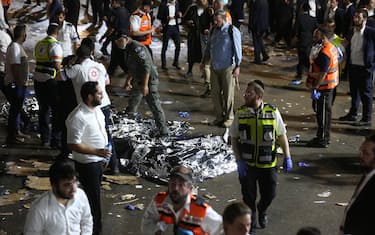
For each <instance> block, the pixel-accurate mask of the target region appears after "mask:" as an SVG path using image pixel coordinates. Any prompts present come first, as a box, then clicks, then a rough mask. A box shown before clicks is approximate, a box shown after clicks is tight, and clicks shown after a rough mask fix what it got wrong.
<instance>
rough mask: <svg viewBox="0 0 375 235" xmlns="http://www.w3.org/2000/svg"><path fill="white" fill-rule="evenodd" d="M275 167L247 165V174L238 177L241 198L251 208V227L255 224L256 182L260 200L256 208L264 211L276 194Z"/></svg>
mask: <svg viewBox="0 0 375 235" xmlns="http://www.w3.org/2000/svg"><path fill="white" fill-rule="evenodd" d="M276 181H277V175H276V167H273V168H256V167H249V169H248V171H247V175H246V176H245V177H243V178H240V184H241V192H242V197H243V198H242V199H243V201H244V202H245V203H246V205H248V206H249V207H250V209H251V210H252V212H253V214H252V216H251V217H252V218H251V220H252V227H253V228H255V226H256V209H257V206H256V198H257V184H258V185H259V193H260V200H259V203H258V208H259V210H260V211H261V212H265V211H266V210H267V208H268V207H269V205H270V204H271V202H272V200H273V199H274V198H275V196H276Z"/></svg>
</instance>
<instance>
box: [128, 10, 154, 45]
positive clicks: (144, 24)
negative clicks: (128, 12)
mask: <svg viewBox="0 0 375 235" xmlns="http://www.w3.org/2000/svg"><path fill="white" fill-rule="evenodd" d="M132 15H137V16H139V17H140V18H141V27H140V28H139V31H140V32H144V31H147V30H150V29H152V26H151V19H150V17H149V16H148V14H144V13H142V12H140V11H139V10H136V11H135V12H133V14H132ZM130 35H131V37H132V39H134V40H136V41H138V42H140V43H141V44H142V45H145V46H147V45H150V44H151V33H149V34H147V35H144V36H134V35H133V33H132V32H130Z"/></svg>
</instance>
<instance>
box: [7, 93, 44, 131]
mask: <svg viewBox="0 0 375 235" xmlns="http://www.w3.org/2000/svg"><path fill="white" fill-rule="evenodd" d="M9 107H10V104H9V103H8V102H4V103H1V104H0V122H2V123H8V115H9ZM38 111H39V105H38V101H37V100H36V98H35V97H26V98H25V101H24V105H23V110H22V113H21V120H22V122H23V125H24V128H28V129H30V130H32V131H37V130H38V125H39V124H38Z"/></svg>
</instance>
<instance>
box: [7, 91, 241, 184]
mask: <svg viewBox="0 0 375 235" xmlns="http://www.w3.org/2000/svg"><path fill="white" fill-rule="evenodd" d="M38 110H39V106H38V102H37V100H36V98H35V97H27V98H26V99H25V103H24V106H23V114H24V115H23V116H24V118H22V119H25V120H23V121H24V122H25V121H26V122H28V123H27V126H28V129H29V130H30V129H31V130H32V131H37V130H38V115H37V114H38ZM8 113H9V103H7V102H6V103H3V104H0V117H1V119H2V122H5V123H6V122H7V118H8ZM111 119H112V123H113V124H112V125H110V131H111V133H112V136H113V138H114V142H115V143H114V144H115V148H116V153H118V154H117V156H118V157H119V158H120V162H121V165H122V166H123V167H124V168H125V169H126V170H127V171H129V172H130V173H132V174H134V175H137V176H141V177H144V178H148V179H154V180H157V181H167V179H168V177H169V172H170V170H171V169H172V167H173V166H175V165H177V164H182V165H185V166H187V167H190V168H192V170H193V173H194V179H195V180H196V181H203V180H204V179H207V178H214V177H216V176H218V175H222V174H225V173H230V172H232V171H235V170H236V169H237V165H236V162H235V160H234V156H233V154H232V150H231V147H230V146H229V145H228V144H227V143H226V142H225V141H224V139H225V140H226V139H227V133H226V134H224V136H211V135H206V136H199V137H195V138H192V137H188V134H187V133H188V131H189V129H190V128H191V126H190V123H188V122H181V121H168V129H169V136H167V137H158V136H157V135H158V131H157V128H156V125H155V121H154V120H153V119H150V118H144V117H142V116H141V115H140V114H136V115H134V116H132V117H129V116H127V115H126V114H125V113H124V112H119V113H116V112H115V111H113V110H112V112H111Z"/></svg>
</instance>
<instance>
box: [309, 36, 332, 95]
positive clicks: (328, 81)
mask: <svg viewBox="0 0 375 235" xmlns="http://www.w3.org/2000/svg"><path fill="white" fill-rule="evenodd" d="M320 53H323V54H325V55H327V56H328V57H329V66H328V71H327V75H326V77H325V78H324V80H323V81H322V82H321V83H320V85H319V87H318V90H331V89H333V88H335V87H336V86H337V85H338V84H339V69H338V68H339V61H338V58H339V54H338V52H337V49H336V47H335V46H334V45H333V44H332V43H330V42H325V43H324V46H323V48H322V49H321V51H320ZM311 67H312V72H313V73H314V72H320V68H319V67H318V66H317V65H316V64H315V61H314V60H313V61H312V64H311ZM317 79H318V76H316V77H315V76H310V75H309V76H308V77H307V80H306V85H307V87H311V86H313V85H314V84H315V83H316V82H317Z"/></svg>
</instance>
